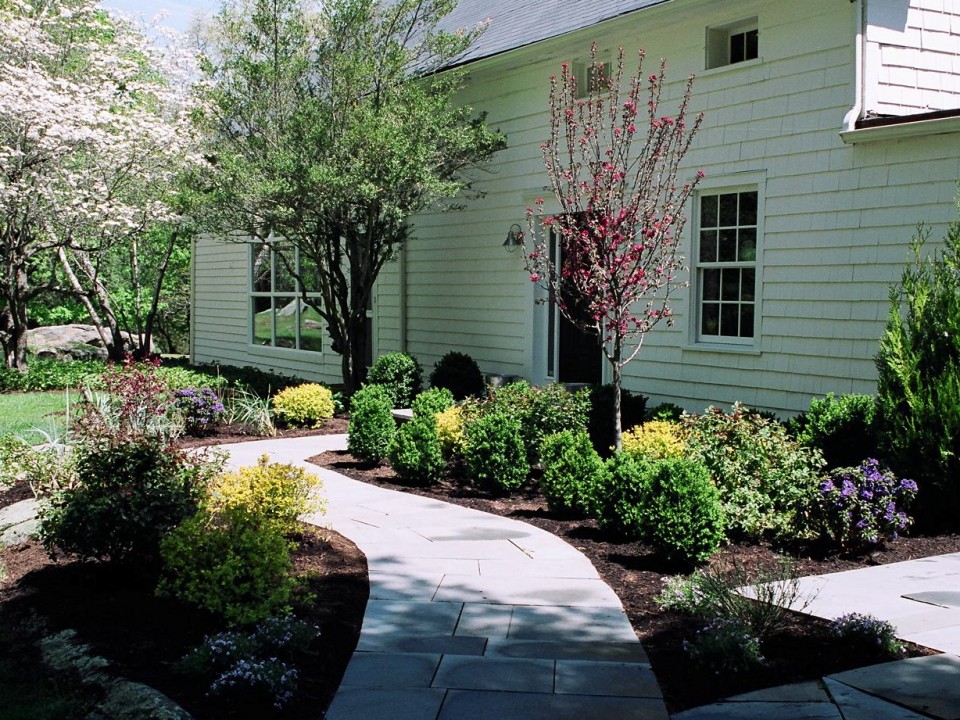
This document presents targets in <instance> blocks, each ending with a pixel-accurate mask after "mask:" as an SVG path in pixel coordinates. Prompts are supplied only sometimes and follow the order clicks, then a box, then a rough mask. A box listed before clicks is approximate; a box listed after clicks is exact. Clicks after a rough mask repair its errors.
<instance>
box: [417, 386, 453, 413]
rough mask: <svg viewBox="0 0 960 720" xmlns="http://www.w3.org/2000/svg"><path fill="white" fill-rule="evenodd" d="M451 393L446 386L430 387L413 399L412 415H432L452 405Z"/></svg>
mask: <svg viewBox="0 0 960 720" xmlns="http://www.w3.org/2000/svg"><path fill="white" fill-rule="evenodd" d="M453 402H454V401H453V393H452V392H450V391H449V390H447V389H446V388H431V389H429V390H427V391H426V392H422V393H420V394H419V395H417V397H416V399H414V401H413V406H412V407H413V416H414V417H421V416H425V417H433V416H434V415H437V414H438V413H442V412H443V411H444V410H446V409H447V408H449V407H451V406H452V405H453Z"/></svg>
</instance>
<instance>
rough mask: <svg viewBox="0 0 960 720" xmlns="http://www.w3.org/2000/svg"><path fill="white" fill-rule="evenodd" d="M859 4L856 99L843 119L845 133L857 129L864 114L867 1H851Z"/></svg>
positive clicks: (855, 52) (855, 71) (856, 48)
mask: <svg viewBox="0 0 960 720" xmlns="http://www.w3.org/2000/svg"><path fill="white" fill-rule="evenodd" d="M851 2H855V3H856V4H857V33H856V42H855V44H854V54H855V61H854V65H855V68H854V97H853V107H851V108H850V110H849V112H847V114H846V116H845V117H844V118H843V132H850V131H851V130H856V129H857V120H859V119H860V117H861V115H862V114H863V94H864V65H865V63H864V56H865V53H866V47H865V46H866V25H867V24H866V12H867V0H851Z"/></svg>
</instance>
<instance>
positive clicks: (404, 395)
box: [367, 352, 423, 408]
mask: <svg viewBox="0 0 960 720" xmlns="http://www.w3.org/2000/svg"><path fill="white" fill-rule="evenodd" d="M367 382H368V383H370V384H375V385H382V386H383V387H385V388H387V390H388V391H389V393H390V402H391V403H392V405H393V407H395V408H408V407H410V406H411V405H412V404H413V399H414V398H415V397H416V396H417V395H419V394H420V391H421V390H422V389H423V368H421V367H420V363H419V362H417V359H416V358H415V357H413V356H412V355H408V354H407V353H402V352H392V353H387V354H386V355H381V356H380V357H378V358H377V359H376V361H375V362H374V363H373V367H371V368H370V372H369V373H368V374H367Z"/></svg>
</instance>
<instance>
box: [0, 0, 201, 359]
mask: <svg viewBox="0 0 960 720" xmlns="http://www.w3.org/2000/svg"><path fill="white" fill-rule="evenodd" d="M184 47H185V46H184V45H183V44H182V43H178V42H176V41H175V38H173V37H172V36H164V35H162V34H160V35H157V34H153V35H152V36H151V37H149V38H148V36H147V35H146V34H145V33H144V32H143V31H142V30H141V29H139V28H138V27H136V26H135V25H134V23H132V22H131V21H127V20H124V19H118V18H113V17H110V16H108V15H107V14H106V13H105V12H104V11H103V10H102V9H101V8H100V7H99V6H98V4H97V2H95V0H0V264H2V265H0V343H2V346H3V352H4V360H5V364H6V365H7V366H8V367H13V368H19V369H22V368H23V367H24V366H25V359H26V330H27V303H28V301H29V300H30V299H31V298H32V297H34V296H35V295H36V293H37V292H39V291H40V290H41V289H42V286H41V285H38V284H36V283H35V282H34V278H36V277H38V276H42V277H44V278H61V279H65V283H66V285H67V286H68V289H69V290H72V291H73V292H74V293H76V295H77V296H78V297H80V298H81V300H82V301H83V302H84V304H85V305H86V306H87V309H88V311H89V312H90V315H91V317H92V319H93V320H94V323H95V324H96V325H97V326H98V328H99V329H100V331H101V336H102V337H103V340H104V344H105V345H107V346H108V347H110V348H111V349H112V350H113V351H114V352H115V353H116V352H118V351H122V340H121V339H120V329H119V324H118V322H117V319H116V317H115V315H114V313H113V311H112V305H111V302H110V293H109V291H108V288H107V287H106V286H105V285H104V282H103V279H102V278H101V276H100V273H99V267H98V266H99V262H98V260H99V257H100V254H101V253H103V252H104V251H105V250H107V249H109V248H111V247H117V245H118V244H119V245H126V246H127V247H129V248H130V251H131V252H136V243H138V242H140V241H141V240H142V238H143V237H144V236H145V233H146V231H147V230H148V228H149V227H150V226H151V225H153V224H154V223H157V222H160V221H171V220H175V219H176V218H177V200H178V197H177V190H176V183H175V182H174V180H175V179H176V177H177V176H178V174H179V173H180V172H181V171H182V170H183V169H184V168H186V167H189V166H190V165H192V164H200V163H202V159H201V158H200V156H199V155H198V154H196V152H195V151H194V149H193V148H194V147H195V145H194V140H193V132H192V130H191V122H190V120H191V113H192V112H193V110H194V103H195V102H196V101H195V100H194V99H193V98H194V95H193V93H192V92H191V88H190V82H191V81H192V79H193V78H194V77H196V70H195V68H194V65H193V60H192V57H191V55H190V53H189V52H187V51H186V50H185V49H184ZM51 268H55V269H56V272H51V271H50V270H51ZM43 269H45V270H47V272H40V271H41V270H43Z"/></svg>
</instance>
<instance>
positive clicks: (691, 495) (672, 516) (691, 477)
mask: <svg viewBox="0 0 960 720" xmlns="http://www.w3.org/2000/svg"><path fill="white" fill-rule="evenodd" d="M724 521H725V516H724V512H723V506H722V505H721V503H720V493H719V492H717V488H716V486H715V485H714V484H713V481H712V480H711V479H710V473H709V472H708V471H707V469H706V468H705V467H704V466H703V465H701V464H700V463H697V462H694V461H692V460H686V459H684V458H668V459H664V460H660V461H658V462H655V463H654V464H653V465H652V466H650V472H649V475H648V476H647V479H646V482H645V498H644V501H643V535H644V539H645V540H646V541H647V542H649V543H650V544H651V545H653V546H654V547H656V548H657V550H658V551H660V552H661V553H662V554H663V555H664V556H665V557H667V558H668V559H671V560H679V561H682V562H687V563H702V562H704V561H706V560H707V559H708V558H709V557H710V556H711V555H713V554H714V553H715V552H716V551H717V548H718V547H719V546H720V543H721V541H722V540H723V537H724Z"/></svg>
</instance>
